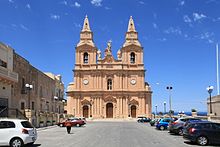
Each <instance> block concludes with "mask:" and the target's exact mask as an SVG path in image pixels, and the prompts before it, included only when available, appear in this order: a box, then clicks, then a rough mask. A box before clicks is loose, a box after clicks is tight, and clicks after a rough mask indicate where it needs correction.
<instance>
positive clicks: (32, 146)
mask: <svg viewBox="0 0 220 147" xmlns="http://www.w3.org/2000/svg"><path fill="white" fill-rule="evenodd" d="M37 146H41V144H32V145H26V147H37Z"/></svg>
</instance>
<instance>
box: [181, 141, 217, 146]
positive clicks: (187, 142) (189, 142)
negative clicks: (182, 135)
mask: <svg viewBox="0 0 220 147" xmlns="http://www.w3.org/2000/svg"><path fill="white" fill-rule="evenodd" d="M184 143H185V144H188V145H198V144H197V143H195V142H191V141H184ZM210 145H211V146H218V147H219V145H220V144H208V146H210Z"/></svg>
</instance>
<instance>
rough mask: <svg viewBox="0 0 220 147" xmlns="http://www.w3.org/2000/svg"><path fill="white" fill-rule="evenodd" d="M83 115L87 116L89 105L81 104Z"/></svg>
mask: <svg viewBox="0 0 220 147" xmlns="http://www.w3.org/2000/svg"><path fill="white" fill-rule="evenodd" d="M83 117H85V118H89V106H86V105H85V106H83Z"/></svg>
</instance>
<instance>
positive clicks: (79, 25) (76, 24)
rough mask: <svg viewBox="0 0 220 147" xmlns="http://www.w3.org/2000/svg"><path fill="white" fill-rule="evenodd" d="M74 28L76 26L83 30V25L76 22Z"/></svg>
mask: <svg viewBox="0 0 220 147" xmlns="http://www.w3.org/2000/svg"><path fill="white" fill-rule="evenodd" d="M74 26H75V27H76V28H81V27H82V26H81V24H78V23H75V22H74Z"/></svg>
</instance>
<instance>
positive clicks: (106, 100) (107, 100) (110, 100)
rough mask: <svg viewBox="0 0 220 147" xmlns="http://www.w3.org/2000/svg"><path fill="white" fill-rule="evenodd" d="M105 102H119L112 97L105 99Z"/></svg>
mask: <svg viewBox="0 0 220 147" xmlns="http://www.w3.org/2000/svg"><path fill="white" fill-rule="evenodd" d="M103 100H104V102H113V103H116V102H117V100H116V99H115V98H113V97H112V96H107V97H105V98H103Z"/></svg>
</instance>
